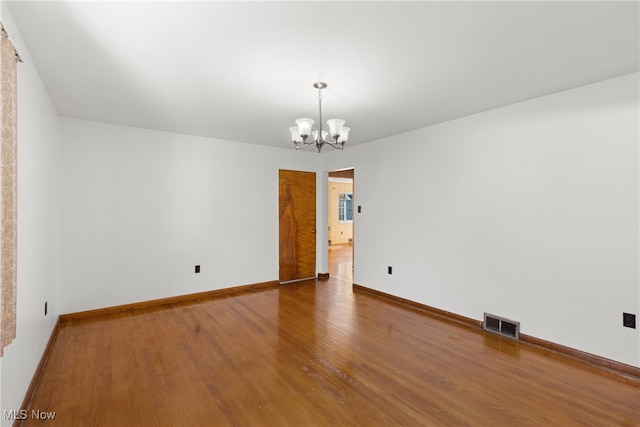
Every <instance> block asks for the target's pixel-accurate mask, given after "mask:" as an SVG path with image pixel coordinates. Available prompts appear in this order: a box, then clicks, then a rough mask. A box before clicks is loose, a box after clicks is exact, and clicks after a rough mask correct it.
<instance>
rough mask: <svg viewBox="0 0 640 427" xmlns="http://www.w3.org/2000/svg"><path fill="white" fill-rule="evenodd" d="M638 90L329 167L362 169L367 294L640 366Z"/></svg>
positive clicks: (359, 260) (362, 263) (600, 89)
mask: <svg viewBox="0 0 640 427" xmlns="http://www.w3.org/2000/svg"><path fill="white" fill-rule="evenodd" d="M638 79H639V76H638V74H637V73H635V74H631V75H627V76H623V77H620V78H616V79H612V80H607V81H603V82H600V83H596V84H593V85H589V86H584V87H581V88H577V89H574V90H569V91H565V92H561V93H557V94H554V95H550V96H546V97H542V98H538V99H534V100H531V101H528V102H523V103H519V104H515V105H512V106H508V107H505V108H500V109H496V110H492V111H488V112H484V113H481V114H476V115H473V116H469V117H466V118H462V119H459V120H455V121H450V122H446V123H442V124H439V125H435V126H431V127H427V128H423V129H418V130H416V131H413V132H409V133H405V134H401V135H396V136H393V137H389V138H385V139H383V140H380V141H377V142H373V143H369V144H365V145H360V146H355V147H351V148H347V149H345V151H344V152H337V153H330V154H327V155H325V156H323V162H324V163H323V166H322V167H323V169H324V170H333V169H339V168H343V167H347V166H354V167H355V177H356V179H355V193H354V194H355V205H362V213H361V214H357V213H356V214H355V237H354V239H355V273H354V274H355V278H354V280H355V282H356V283H358V284H360V285H363V286H367V287H370V288H374V289H377V290H380V291H383V292H386V293H390V294H393V295H397V296H400V297H403V298H407V299H410V300H414V301H418V302H420V303H424V304H427V305H430V306H433V307H437V308H440V309H443V310H447V311H451V312H453V313H457V314H461V315H463V316H467V317H470V318H474V319H478V320H481V319H482V316H483V312H485V311H486V312H489V313H492V314H496V315H501V316H505V317H508V318H511V319H514V320H518V321H521V322H522V324H521V330H522V333H525V334H529V335H532V336H535V337H538V338H542V339H545V340H548V341H552V342H555V343H559V344H562V345H566V346H569V347H572V348H576V349H579V350H582V351H586V352H589V353H593V354H596V355H599V356H602V357H606V358H609V359H613V360H616V361H619V362H623V363H627V364H630V365H634V366H640V338H639V334H638V329H629V328H624V327H623V326H622V313H623V312H630V313H635V314H636V315H640V285H639V277H638V271H639V267H640V266H639V250H638V247H639V234H638V233H639V227H638V221H639V203H638V198H639V167H638V164H639V157H638V156H639V152H638V141H639V139H640V137H639V111H638V103H639V100H638V93H639V85H638ZM354 136H355V134H354ZM387 266H393V275H388V274H387Z"/></svg>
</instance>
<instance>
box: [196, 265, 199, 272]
mask: <svg viewBox="0 0 640 427" xmlns="http://www.w3.org/2000/svg"><path fill="white" fill-rule="evenodd" d="M196 273H200V266H199V265H196Z"/></svg>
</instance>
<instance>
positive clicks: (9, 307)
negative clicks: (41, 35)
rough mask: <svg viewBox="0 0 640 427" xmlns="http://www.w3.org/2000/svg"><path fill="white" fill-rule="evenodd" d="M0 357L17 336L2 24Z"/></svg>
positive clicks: (12, 64)
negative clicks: (0, 311) (0, 290)
mask: <svg viewBox="0 0 640 427" xmlns="http://www.w3.org/2000/svg"><path fill="white" fill-rule="evenodd" d="M0 31H1V32H2V40H1V42H0V95H1V99H2V107H1V108H0V285H1V286H2V292H1V293H0V305H1V308H2V317H1V322H2V323H0V333H1V335H0V341H1V343H0V344H1V345H0V356H2V354H3V352H4V348H5V347H6V346H7V345H9V344H10V343H11V342H12V341H13V339H14V338H15V337H16V290H17V283H16V279H17V179H16V178H17V152H16V151H17V150H16V148H17V147H16V145H17V144H16V142H17V113H18V112H17V62H18V60H19V56H18V53H17V52H16V49H15V47H14V45H13V43H12V42H11V40H10V38H9V36H8V35H7V33H6V31H5V29H4V26H2V24H1V23H0Z"/></svg>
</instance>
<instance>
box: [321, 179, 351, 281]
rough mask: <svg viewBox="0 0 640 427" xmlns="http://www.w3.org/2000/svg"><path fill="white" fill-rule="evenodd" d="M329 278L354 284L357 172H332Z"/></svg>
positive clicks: (330, 184) (329, 188)
mask: <svg viewBox="0 0 640 427" xmlns="http://www.w3.org/2000/svg"><path fill="white" fill-rule="evenodd" d="M328 190H329V191H328V194H329V200H328V205H327V206H328V215H329V217H328V221H327V223H328V227H329V230H328V236H329V245H328V248H329V256H328V259H329V276H330V277H333V278H335V279H337V280H340V281H344V282H346V283H348V284H349V285H351V284H353V251H354V227H353V219H354V204H353V201H354V170H353V168H350V169H343V170H337V171H332V172H329V185H328Z"/></svg>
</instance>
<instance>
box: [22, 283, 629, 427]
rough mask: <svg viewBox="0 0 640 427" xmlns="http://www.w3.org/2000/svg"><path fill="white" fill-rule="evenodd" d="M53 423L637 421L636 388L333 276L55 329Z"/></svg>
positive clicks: (49, 391) (41, 402) (46, 395)
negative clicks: (364, 290) (358, 289)
mask: <svg viewBox="0 0 640 427" xmlns="http://www.w3.org/2000/svg"><path fill="white" fill-rule="evenodd" d="M31 409H34V410H39V411H53V412H56V416H55V419H54V420H48V421H46V422H43V421H39V420H35V419H28V420H25V421H24V422H23V425H26V426H31V425H38V426H39V425H51V426H87V425H91V426H225V425H235V426H288V425H294V426H330V425H333V426H347V425H354V426H394V425H404V426H455V425H470V426H563V427H567V426H585V425H591V426H638V425H640V384H638V383H634V382H632V381H629V380H626V381H623V380H621V379H619V378H617V377H614V376H612V375H611V374H607V373H606V372H603V371H601V370H599V369H597V368H593V367H591V366H589V365H586V364H584V363H582V362H579V361H575V360H573V359H569V358H566V357H562V356H559V355H555V354H552V353H549V352H547V351H545V350H542V349H539V348H537V347H533V346H529V345H525V344H522V343H518V342H515V341H512V340H509V339H506V338H502V337H499V336H496V335H493V334H489V333H484V332H482V331H479V330H475V329H471V328H468V327H465V326H462V325H459V324H455V323H452V322H447V321H443V320H439V319H435V318H432V317H429V316H427V315H425V314H423V313H420V312H417V311H414V310H410V309H407V308H405V307H402V306H399V305H396V304H393V303H389V302H387V301H385V300H382V299H379V298H377V297H375V296H372V295H368V294H364V293H357V292H356V293H354V292H353V291H352V289H351V287H350V286H349V285H348V284H345V282H344V281H343V280H337V279H329V280H322V281H316V280H311V281H306V282H299V283H295V284H288V285H283V286H280V287H278V288H275V289H269V290H266V291H258V292H253V293H244V294H239V295H235V296H227V297H222V298H217V299H211V300H207V301H202V302H200V303H194V304H174V305H172V306H169V307H165V308H163V309H145V310H140V311H138V312H135V314H130V313H129V314H126V313H125V314H122V313H121V314H115V315H110V316H102V317H98V318H95V319H92V320H83V321H70V322H65V323H64V324H63V325H62V326H61V328H60V332H59V335H58V339H57V341H56V342H55V344H54V346H53V349H52V352H51V356H50V359H49V361H48V363H47V365H46V367H45V370H44V373H43V375H42V378H41V380H40V382H39V384H38V386H37V387H36V391H35V393H34V397H33V401H32V404H31V407H30V409H29V415H31Z"/></svg>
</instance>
